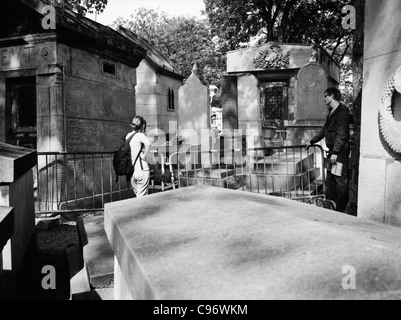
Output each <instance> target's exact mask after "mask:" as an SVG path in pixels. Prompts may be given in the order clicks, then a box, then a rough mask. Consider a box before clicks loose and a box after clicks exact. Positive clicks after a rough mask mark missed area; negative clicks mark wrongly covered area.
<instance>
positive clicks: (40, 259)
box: [10, 222, 79, 300]
mask: <svg viewBox="0 0 401 320" xmlns="http://www.w3.org/2000/svg"><path fill="white" fill-rule="evenodd" d="M78 241H79V239H78V233H77V227H76V223H75V222H69V223H64V224H61V225H59V226H58V227H57V228H55V229H53V230H50V231H44V230H36V233H35V235H34V239H33V241H32V243H33V245H32V248H31V250H30V254H29V255H28V257H26V260H25V263H24V264H23V265H24V267H23V269H22V270H21V273H20V275H19V277H18V280H17V284H16V290H15V292H14V294H13V296H12V297H11V298H10V299H13V300H69V299H70V278H69V272H68V262H67V256H66V248H67V247H68V246H70V245H75V244H78ZM35 244H36V245H35ZM45 266H53V267H54V269H55V272H56V281H55V284H56V288H55V289H48V290H45V289H43V287H42V281H44V282H45V283H49V281H48V278H45V277H46V276H47V275H48V274H49V273H48V272H46V271H44V272H43V273H42V270H43V268H44V267H45ZM44 278H45V279H44Z"/></svg>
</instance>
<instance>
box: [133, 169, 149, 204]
mask: <svg viewBox="0 0 401 320" xmlns="http://www.w3.org/2000/svg"><path fill="white" fill-rule="evenodd" d="M149 181H150V171H144V170H136V171H135V172H134V174H133V175H132V177H131V186H132V189H133V190H134V193H135V196H136V197H137V198H139V197H143V196H146V195H147V194H148V187H149Z"/></svg>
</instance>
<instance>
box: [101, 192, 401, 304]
mask: <svg viewBox="0 0 401 320" xmlns="http://www.w3.org/2000/svg"><path fill="white" fill-rule="evenodd" d="M104 226H105V231H106V234H107V237H108V239H109V242H110V244H111V247H112V249H113V251H114V254H115V257H116V260H115V261H116V262H115V280H114V281H115V282H114V285H115V287H114V288H115V297H116V298H117V299H119V300H124V299H142V300H143V299H145V300H150V299H162V300H164V299H168V300H170V299H171V300H269V299H281V300H282V299H301V300H304V299H307V300H315V299H317V300H321V299H386V298H390V297H391V296H393V297H394V296H395V295H396V293H398V292H400V290H401V274H400V272H399V270H400V268H401V251H400V250H399V248H400V245H401V234H400V232H399V229H398V228H395V227H392V226H387V225H383V224H381V223H377V222H373V221H364V220H361V219H358V218H355V217H351V216H348V215H343V214H339V213H338V212H334V211H329V210H326V209H322V208H318V207H316V206H311V205H307V204H303V203H299V202H296V201H292V200H288V199H283V198H279V197H270V196H265V195H258V194H252V193H248V192H240V191H234V190H227V189H223V188H216V187H208V186H193V187H187V188H181V189H178V190H175V191H167V192H164V193H158V194H153V195H150V196H147V197H144V198H137V199H130V200H125V201H120V202H114V203H108V204H106V206H105V220H104ZM350 266H351V267H352V268H354V270H355V272H356V273H355V272H354V275H355V277H356V278H355V284H356V287H355V288H354V289H350V290H346V289H345V288H344V287H343V285H344V284H347V282H349V280H348V278H347V276H349V275H350V273H349V271H347V270H349V267H350ZM351 275H352V274H351Z"/></svg>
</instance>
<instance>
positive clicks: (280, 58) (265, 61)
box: [253, 44, 290, 69]
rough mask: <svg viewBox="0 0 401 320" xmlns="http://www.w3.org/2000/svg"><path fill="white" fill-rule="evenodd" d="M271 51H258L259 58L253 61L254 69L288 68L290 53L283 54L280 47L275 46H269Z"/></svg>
mask: <svg viewBox="0 0 401 320" xmlns="http://www.w3.org/2000/svg"><path fill="white" fill-rule="evenodd" d="M270 49H271V50H264V51H259V56H258V57H257V58H255V59H253V63H254V65H255V68H256V69H270V68H274V69H279V68H288V65H289V63H290V52H287V53H285V54H284V53H283V50H282V49H281V47H280V46H279V45H277V44H272V45H271V46H270Z"/></svg>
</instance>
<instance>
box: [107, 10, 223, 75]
mask: <svg viewBox="0 0 401 320" xmlns="http://www.w3.org/2000/svg"><path fill="white" fill-rule="evenodd" d="M118 25H122V26H123V27H125V28H127V29H130V30H132V31H133V32H134V33H136V34H137V35H139V36H141V37H142V38H144V39H146V40H147V41H148V42H150V43H152V44H153V45H154V46H155V47H156V48H157V49H158V50H159V51H161V52H162V53H163V54H164V55H165V56H166V57H167V58H169V59H170V60H171V61H172V62H173V63H174V65H175V66H176V67H177V68H178V69H179V71H180V72H181V73H182V75H183V76H184V77H188V76H189V75H190V74H191V72H192V67H193V66H194V64H195V62H198V64H199V66H200V69H201V71H202V73H203V74H202V76H203V79H204V80H205V82H206V83H214V82H216V81H217V82H218V81H219V79H220V76H221V74H222V73H223V72H224V71H225V63H224V60H223V54H222V53H221V50H220V48H219V45H218V43H217V41H216V38H213V36H212V34H211V31H210V26H209V23H208V21H207V20H205V19H198V18H196V17H190V16H178V17H170V16H168V15H167V14H166V13H164V12H160V11H156V10H153V9H147V8H139V9H138V10H136V11H135V12H134V13H133V14H132V15H131V16H130V17H129V18H128V19H124V18H121V17H120V18H118V19H117V20H116V21H115V22H114V23H113V25H112V26H113V27H117V26H118Z"/></svg>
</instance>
